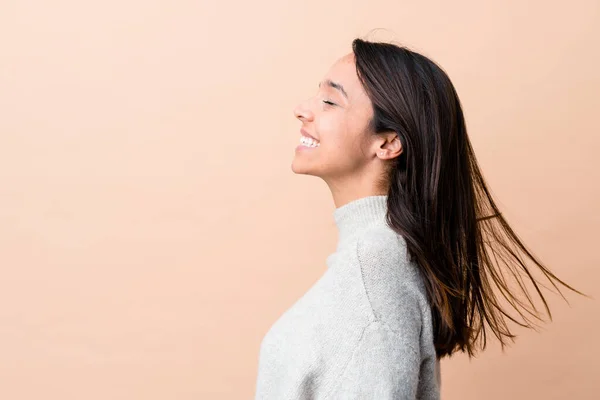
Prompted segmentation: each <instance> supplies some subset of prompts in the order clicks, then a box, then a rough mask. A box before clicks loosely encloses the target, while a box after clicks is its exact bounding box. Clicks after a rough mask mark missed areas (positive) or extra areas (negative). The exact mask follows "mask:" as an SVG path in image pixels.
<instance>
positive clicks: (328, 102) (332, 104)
mask: <svg viewBox="0 0 600 400" xmlns="http://www.w3.org/2000/svg"><path fill="white" fill-rule="evenodd" d="M323 103H325V104H329V105H331V106H335V103H332V102H331V101H329V100H323Z"/></svg>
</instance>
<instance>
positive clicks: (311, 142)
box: [300, 136, 321, 148]
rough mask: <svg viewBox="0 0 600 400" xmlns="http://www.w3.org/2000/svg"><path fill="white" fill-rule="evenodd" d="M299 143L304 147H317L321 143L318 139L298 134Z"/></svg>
mask: <svg viewBox="0 0 600 400" xmlns="http://www.w3.org/2000/svg"><path fill="white" fill-rule="evenodd" d="M300 144H301V145H302V146H304V147H310V148H312V147H319V146H320V145H321V142H319V141H318V140H315V139H313V138H309V137H306V136H300Z"/></svg>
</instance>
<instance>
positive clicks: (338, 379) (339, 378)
mask: <svg viewBox="0 0 600 400" xmlns="http://www.w3.org/2000/svg"><path fill="white" fill-rule="evenodd" d="M375 323H380V325H382V326H383V327H385V328H386V329H388V330H389V331H390V332H392V333H393V334H395V335H399V336H401V334H400V332H398V331H396V330H395V329H393V328H392V327H391V326H389V324H388V323H386V322H385V321H383V320H381V319H379V318H375V319H372V320H370V321H369V323H368V324H366V325H365V326H364V327H363V329H362V332H361V334H360V337H359V339H358V341H357V342H356V345H355V346H354V348H353V349H352V352H351V354H350V357H348V359H347V360H346V362H345V363H344V366H343V368H342V369H341V370H340V373H339V374H338V375H337V376H336V377H335V380H334V382H333V384H332V386H331V388H330V389H329V390H328V391H327V393H325V394H324V396H323V400H327V399H329V396H330V395H331V394H332V393H334V392H335V390H336V389H337V388H338V387H339V385H341V383H342V380H343V377H344V374H345V373H346V370H347V369H348V366H349V365H350V363H351V362H352V360H353V359H354V355H355V354H356V352H357V351H358V349H359V347H360V344H361V343H362V341H363V339H364V337H365V334H366V332H367V329H369V327H370V326H371V325H373V324H375ZM410 351H411V353H412V354H413V356H415V357H416V358H420V352H419V351H418V350H416V349H415V348H413V347H411V348H410Z"/></svg>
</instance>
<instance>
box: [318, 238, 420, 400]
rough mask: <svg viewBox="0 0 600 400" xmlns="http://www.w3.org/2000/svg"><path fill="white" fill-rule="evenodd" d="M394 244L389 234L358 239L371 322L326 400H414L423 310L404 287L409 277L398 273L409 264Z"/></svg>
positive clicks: (412, 291)
mask: <svg viewBox="0 0 600 400" xmlns="http://www.w3.org/2000/svg"><path fill="white" fill-rule="evenodd" d="M397 240H398V239H397V236H395V235H394V234H393V233H388V232H387V231H382V232H379V231H374V232H369V234H368V235H365V236H363V237H362V238H361V239H360V240H359V243H358V248H357V255H358V259H359V262H360V267H361V270H362V276H363V282H364V284H365V290H366V294H367V297H368V298H369V300H370V302H371V306H372V307H373V311H374V318H373V320H372V321H371V322H370V323H369V324H368V325H367V326H366V327H365V329H364V331H363V332H362V336H361V337H360V339H359V340H358V342H357V344H356V346H355V347H354V351H353V352H352V354H351V355H348V361H347V364H346V365H345V367H344V369H343V370H342V372H341V373H340V376H339V377H338V378H337V379H336V382H335V384H334V385H333V386H332V390H331V392H330V393H329V394H328V395H327V396H326V398H327V399H328V400H333V399H348V400H358V399H378V400H415V399H416V398H417V389H418V383H419V376H420V367H421V354H420V351H421V350H420V349H421V347H420V336H421V325H422V320H421V308H420V303H419V294H418V292H417V291H416V289H415V288H414V287H413V286H411V285H410V284H408V283H407V281H408V280H409V279H408V275H406V276H405V275H399V274H403V273H404V272H403V271H407V270H408V266H406V265H405V264H404V258H405V253H404V251H403V248H402V247H399V246H398V245H397V243H398V241H397ZM384 310H388V312H386V311H384ZM390 310H393V311H390ZM383 315H385V316H386V318H393V321H386V320H384V319H383V318H382V317H383ZM390 322H392V323H393V325H392V324H390Z"/></svg>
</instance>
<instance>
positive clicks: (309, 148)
mask: <svg viewBox="0 0 600 400" xmlns="http://www.w3.org/2000/svg"><path fill="white" fill-rule="evenodd" d="M317 148H318V147H308V146H305V145H303V144H299V145H298V147H296V151H298V150H314V149H317Z"/></svg>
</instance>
